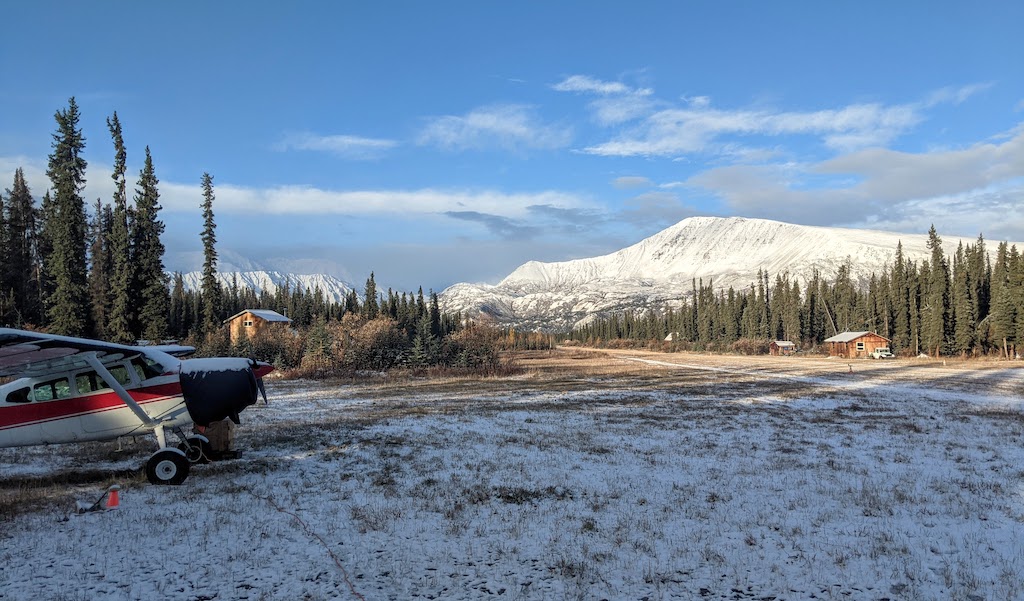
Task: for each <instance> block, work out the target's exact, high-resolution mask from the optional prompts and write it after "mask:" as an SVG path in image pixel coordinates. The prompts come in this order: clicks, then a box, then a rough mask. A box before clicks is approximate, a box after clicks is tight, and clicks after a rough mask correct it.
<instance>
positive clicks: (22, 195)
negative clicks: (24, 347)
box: [3, 167, 40, 327]
mask: <svg viewBox="0 0 1024 601" xmlns="http://www.w3.org/2000/svg"><path fill="white" fill-rule="evenodd" d="M5 217H6V219H5V224H6V234H5V236H4V243H5V246H4V248H3V255H4V257H5V258H6V261H7V270H8V272H7V275H6V284H5V288H7V289H9V290H10V291H11V292H12V294H11V296H12V301H13V302H12V304H13V307H14V311H15V314H14V315H13V316H12V318H11V320H10V321H9V323H10V324H11V325H14V326H18V327H20V326H23V325H25V324H27V323H39V319H40V313H39V303H38V299H39V293H38V291H37V290H36V289H35V285H36V283H37V281H38V277H36V276H35V275H34V274H36V273H37V264H36V261H35V257H34V254H35V252H34V251H35V243H36V209H35V207H34V206H33V200H32V192H31V191H30V190H29V187H28V184H27V183H26V182H25V173H24V171H23V170H22V169H21V167H19V168H18V169H17V170H16V171H15V172H14V185H13V187H12V188H10V189H8V190H7V203H6V213H5Z"/></svg>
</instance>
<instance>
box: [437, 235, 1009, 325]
mask: <svg viewBox="0 0 1024 601" xmlns="http://www.w3.org/2000/svg"><path fill="white" fill-rule="evenodd" d="M940 235H941V234H940ZM927 240H928V236H927V234H926V233H918V234H897V233H892V232H883V231H873V230H860V229H843V228H832V227H812V226H803V225H793V224H789V223H781V222H778V221H769V220H765V219H746V218H742V217H727V218H722V217H691V218H689V219H684V220H683V221H680V222H679V223H677V224H676V225H673V226H671V227H669V228H667V229H665V230H663V231H661V232H659V233H657V234H655V235H653V236H651V237H649V238H647V239H645V240H642V241H640V242H638V243H636V244H634V245H632V246H630V247H627V248H624V249H622V250H620V251H617V252H614V253H611V254H608V255H604V256H601V257H593V258H589V259H577V260H573V261H562V262H558V263H540V262H537V261H530V262H528V263H525V264H523V265H522V266H520V267H519V268H517V269H516V270H515V271H513V272H512V273H511V274H509V275H508V277H506V278H505V279H504V280H502V281H501V282H500V283H498V284H497V285H486V284H465V283H463V284H455V285H454V286H451V287H450V288H448V289H447V290H445V291H444V292H442V293H441V294H440V295H439V303H440V306H441V308H442V309H443V310H446V311H461V312H462V314H463V315H465V316H468V317H474V318H484V319H487V320H491V321H493V322H495V323H498V324H501V325H512V326H516V327H520V328H529V329H537V328H539V329H547V330H566V329H570V328H573V327H575V326H578V325H582V324H584V323H586V322H587V321H589V320H590V319H592V318H593V317H594V316H597V315H602V314H608V313H610V312H616V311H622V310H625V309H634V308H645V307H651V306H653V307H662V306H665V305H666V304H669V303H678V302H679V301H680V299H682V298H684V297H685V296H686V295H688V294H689V293H690V291H691V289H692V282H693V281H694V280H695V279H696V280H703V283H704V284H705V285H707V284H709V283H713V284H714V287H715V288H716V289H725V288H728V287H730V286H731V287H733V288H735V289H737V290H739V289H743V288H746V287H748V286H750V284H751V283H753V282H756V280H757V274H758V270H765V271H767V272H768V274H769V276H770V277H771V278H772V280H773V281H774V278H775V276H776V275H779V274H783V273H788V274H789V276H790V279H791V280H796V281H797V282H799V283H800V284H801V287H802V286H803V285H804V284H805V283H806V281H807V280H808V279H809V278H810V277H811V276H812V274H813V273H814V271H815V270H816V271H817V272H818V273H820V274H821V276H822V277H823V278H825V279H832V278H834V277H835V275H836V273H837V271H838V270H839V267H840V266H841V265H843V264H845V263H848V264H849V265H850V267H851V272H852V274H853V277H854V278H857V279H860V281H861V283H862V284H863V283H865V282H866V279H868V278H870V276H871V273H872V272H875V273H881V272H882V271H883V270H884V269H886V268H889V267H891V265H892V262H893V258H894V257H895V254H896V246H897V244H898V243H900V242H902V244H903V253H904V255H905V256H906V257H907V258H909V259H911V260H914V261H918V262H920V261H922V260H924V259H927V258H929V257H930V255H931V253H930V251H929V250H928V247H927ZM960 242H961V238H959V237H952V236H951V237H943V250H944V252H946V253H947V254H951V253H953V252H955V251H956V248H957V245H958V244H959V243H960ZM963 242H964V243H965V244H968V243H974V242H975V239H963ZM996 244H997V243H996V242H992V243H991V244H990V247H989V251H990V252H991V251H994V250H995V245H996Z"/></svg>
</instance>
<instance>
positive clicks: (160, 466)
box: [146, 449, 189, 484]
mask: <svg viewBox="0 0 1024 601" xmlns="http://www.w3.org/2000/svg"><path fill="white" fill-rule="evenodd" d="M188 468H189V462H188V459H187V458H186V457H185V453H183V452H181V451H179V450H178V449H161V450H159V451H157V452H156V453H153V456H152V457H150V458H149V461H148V462H147V463H146V478H147V479H149V482H150V483H151V484H181V483H182V482H184V481H185V478H187V477H188Z"/></svg>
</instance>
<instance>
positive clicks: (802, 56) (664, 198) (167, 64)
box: [0, 1, 1024, 290]
mask: <svg viewBox="0 0 1024 601" xmlns="http://www.w3.org/2000/svg"><path fill="white" fill-rule="evenodd" d="M4 15H5V16H4V20H5V23H6V27H5V28H4V33H3V34H2V35H0V75H2V78H3V81H4V82H5V83H4V86H3V88H2V90H0V187H10V185H11V183H10V182H12V181H13V174H14V170H15V168H17V167H23V168H24V169H25V171H26V175H27V176H28V178H29V185H30V187H31V188H32V191H33V193H34V194H35V195H37V196H41V195H42V193H43V192H44V191H45V189H46V188H47V186H48V183H47V180H46V178H45V175H44V172H45V165H46V160H47V155H48V153H49V152H50V142H51V134H52V133H53V131H54V129H55V123H54V120H53V114H54V112H55V111H57V110H58V109H62V108H64V107H65V106H66V105H67V99H68V97H70V96H75V97H76V101H77V102H78V103H79V105H80V107H81V112H82V121H81V126H82V128H83V130H84V134H85V136H86V139H87V142H86V144H87V147H86V150H85V156H86V158H87V160H88V161H89V168H88V171H87V177H88V185H87V189H86V190H85V193H84V194H85V198H86V199H87V201H88V202H89V203H90V204H91V203H93V202H95V199H96V198H101V199H102V200H103V202H109V201H110V198H111V197H112V193H113V187H112V183H111V181H110V177H109V175H110V171H111V165H112V163H113V147H112V143H111V141H110V135H109V132H108V131H107V129H106V124H105V119H106V117H107V116H109V115H110V114H112V113H113V112H114V111H117V112H118V115H119V117H120V119H121V122H122V124H123V127H124V132H125V141H126V143H127V146H128V157H129V168H130V173H131V175H132V178H131V179H132V181H134V179H135V178H136V177H137V174H138V169H139V168H140V167H141V163H142V157H143V150H144V148H145V146H146V145H148V146H149V147H150V149H151V152H152V154H153V160H154V164H155V167H156V172H157V176H158V178H159V179H160V180H161V185H160V192H161V201H162V205H163V211H162V213H161V216H162V217H163V219H164V221H165V223H166V225H167V231H166V234H165V237H164V241H165V244H166V245H167V247H168V254H167V256H166V263H167V267H168V268H169V269H175V270H190V269H194V268H196V267H197V266H198V261H199V255H198V253H199V250H200V244H199V232H200V230H201V228H202V219H201V215H200V208H199V205H200V202H201V200H202V198H201V194H200V189H199V183H200V177H201V175H202V173H203V172H204V171H208V172H210V173H211V174H213V176H214V184H215V188H216V194H217V200H216V202H215V205H214V210H215V213H216V220H217V224H218V229H217V235H218V248H219V250H220V251H221V253H222V256H223V258H224V259H225V260H226V261H230V262H234V263H237V264H241V263H242V262H244V260H250V261H253V262H256V263H258V264H261V265H264V266H267V267H271V268H278V269H282V270H289V271H295V272H318V271H323V272H327V273H332V274H334V275H337V276H341V277H343V278H345V279H348V280H349V281H351V282H353V283H357V284H359V285H361V283H362V282H363V281H364V280H365V279H366V277H367V275H368V274H369V272H370V271H371V270H373V271H375V272H376V276H377V280H378V282H380V283H382V284H383V285H385V286H393V287H395V288H396V289H402V290H407V289H410V290H411V289H414V288H415V287H417V286H420V285H422V286H423V287H424V288H425V289H427V288H432V289H435V290H441V289H443V288H445V287H446V286H448V285H450V284H453V283H455V282H460V281H470V282H490V283H495V282H497V281H498V280H500V279H501V278H502V277H503V276H504V275H507V274H508V273H509V272H510V271H512V270H513V269H514V268H515V267H517V266H518V265H520V264H522V263H524V262H526V261H528V260H542V261H556V260H566V259H573V258H580V257H586V256H594V255H598V254H604V253H607V252H612V251H614V250H617V249H619V248H622V247H624V246H627V245H629V244H632V243H634V242H637V241H639V240H641V239H642V238H644V237H646V236H649V235H651V234H653V233H655V232H657V231H660V230H661V229H664V228H665V227H667V226H669V225H671V224H673V223H675V222H677V221H679V220H681V219H683V218H685V217H689V216H693V215H720V216H730V215H738V216H745V217H764V218H770V219H779V220H783V221H789V222H793V223H801V224H808V225H834V226H847V227H868V228H876V229H886V230H894V231H906V232H912V233H918V232H922V233H923V232H925V231H927V229H928V227H929V225H931V224H933V223H934V224H935V226H936V228H937V229H938V230H939V231H940V232H942V233H946V234H949V235H965V236H976V235H977V234H978V233H983V234H984V235H985V237H986V238H987V239H989V240H1004V239H1009V240H1018V241H1019V240H1024V67H1022V63H1021V57H1024V36H1021V34H1020V24H1021V23H1024V3H1021V2H1014V1H1005V2H986V1H980V2H970V3H966V2H946V1H939V2H856V3H852V2H843V3H841V2H643V1H639V2H630V3H626V2H572V3H569V2H505V3H498V2H468V1H467V2H445V1H438V2H411V1H410V2H374V3H356V2H295V3H282V2H244V3H243V2H235V3H232V2H219V3H214V2H191V1H186V2H176V3H151V2H102V3H88V2H71V1H68V2H63V3H54V2H45V1H40V2H32V3H29V2H21V3H18V5H17V6H10V7H6V8H5V11H4Z"/></svg>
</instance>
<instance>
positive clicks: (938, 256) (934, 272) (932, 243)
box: [921, 225, 949, 357]
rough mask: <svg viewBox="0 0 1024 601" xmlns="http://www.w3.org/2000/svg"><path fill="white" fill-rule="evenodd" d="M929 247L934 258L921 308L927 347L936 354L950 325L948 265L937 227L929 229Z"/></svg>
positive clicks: (922, 327) (938, 352)
mask: <svg viewBox="0 0 1024 601" xmlns="http://www.w3.org/2000/svg"><path fill="white" fill-rule="evenodd" d="M928 249H929V250H930V251H931V258H930V259H929V261H928V265H929V270H928V272H927V274H922V275H925V276H926V278H925V282H926V288H925V290H924V295H923V296H924V304H923V306H922V309H921V334H922V342H923V344H924V347H925V350H926V351H927V352H928V353H929V354H931V355H932V356H934V357H938V356H939V355H941V354H942V353H943V352H944V350H945V348H946V346H947V339H948V337H947V327H948V324H949V264H948V263H947V261H946V256H945V255H944V254H942V238H940V237H939V235H938V234H937V233H936V232H935V226H934V225H933V226H931V228H930V229H929V230H928Z"/></svg>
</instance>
